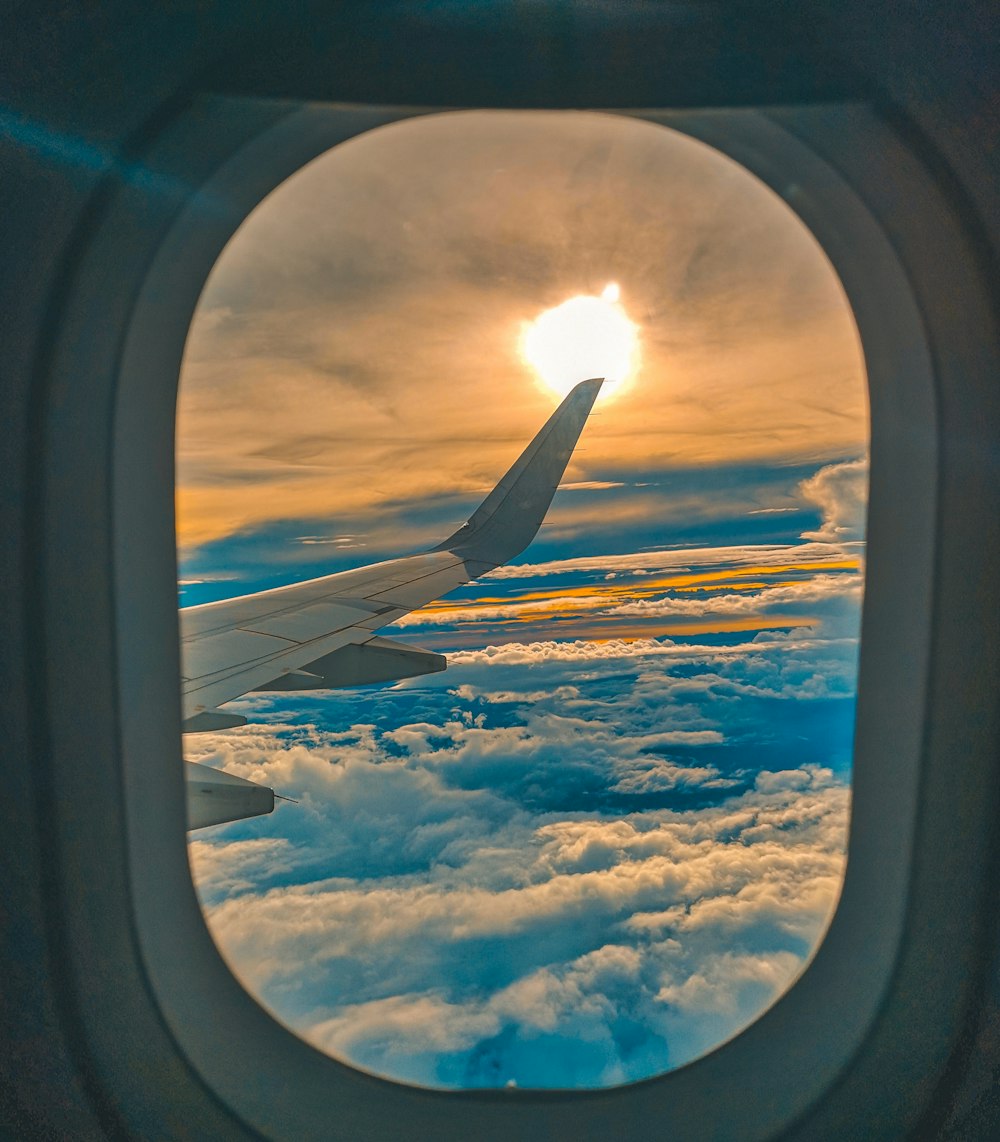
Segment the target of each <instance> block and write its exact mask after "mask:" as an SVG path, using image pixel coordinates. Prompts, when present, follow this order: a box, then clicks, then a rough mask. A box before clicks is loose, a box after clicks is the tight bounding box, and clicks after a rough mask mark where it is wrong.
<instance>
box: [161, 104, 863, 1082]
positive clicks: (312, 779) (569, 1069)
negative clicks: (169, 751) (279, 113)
mask: <svg viewBox="0 0 1000 1142" xmlns="http://www.w3.org/2000/svg"><path fill="white" fill-rule="evenodd" d="M611 280H614V281H617V282H619V283H620V286H621V292H622V305H623V307H624V309H625V311H626V312H627V313H628V314H629V317H630V318H631V319H632V320H633V321H634V322H635V325H636V328H637V330H638V335H639V343H640V348H641V362H640V365H639V367H638V369H637V370H636V373H635V376H633V377H632V378H631V381H630V383H629V384H628V385H626V386H623V388H622V390H621V392H620V394H619V395H618V396H616V397H615V399H613V400H608V401H606V402H602V403H601V404H599V405H598V406H597V408H596V409H595V414H594V415H593V417H592V419H591V422H590V423H589V424H588V426H587V428H586V430H585V433H584V436H583V438H582V440H581V444H580V448H579V449H578V451H577V453H576V454H575V455H574V458H573V461H572V463H571V466H570V469H569V471H568V472H567V475H566V479H565V481H564V485H563V487H562V489H561V490H560V491H559V492H558V493H557V496H556V499H555V501H554V503H553V507H552V509H551V511H550V513H549V516H548V518H547V520H546V523H545V525H544V526H543V528H542V530H541V532H540V534H539V536H538V538H537V539H536V541H535V542H534V543H533V544H532V546H531V547H530V548H529V549H528V550H527V551H526V552H525V553H523V554H522V555H521V556H520V557H519V558H518V559H517V560H515V562H514V563H513V564H512V565H510V566H508V567H504V568H500V569H498V570H497V571H496V572H494V573H493V574H492V575H491V576H489V577H487V578H486V579H484V580H482V581H480V582H478V583H476V584H472V585H470V586H469V587H467V588H463V589H462V590H460V591H458V592H456V593H455V594H454V595H453V596H450V597H449V598H447V599H445V600H440V601H438V602H436V603H434V604H432V605H431V606H429V607H427V608H425V609H424V610H423V611H420V612H415V613H414V614H412V615H410V616H407V617H406V618H405V619H403V620H401V621H400V623H398V624H397V625H396V626H394V627H392V628H388V629H387V630H386V631H385V632H384V633H386V634H387V635H389V636H390V637H394V638H400V639H404V640H406V641H409V642H412V643H413V644H414V645H417V646H425V647H428V648H431V649H434V650H440V651H443V652H445V653H446V654H447V655H448V659H449V666H448V669H447V670H446V671H445V672H443V673H441V674H436V675H431V676H425V677H423V678H419V679H414V680H407V681H403V682H400V683H397V684H395V685H391V686H384V687H369V688H363V689H359V690H345V691H338V692H332V693H329V694H317V693H311V694H304V695H300V696H295V695H287V694H282V695H273V696H267V695H254V696H253V697H252V698H245V699H241V700H239V701H237V702H235V703H232V704H231V707H230V708H231V709H232V710H234V711H238V712H241V713H244V714H246V715H247V717H248V718H249V724H248V725H247V726H245V727H243V728H242V729H238V730H234V731H227V732H225V733H215V734H196V735H190V736H188V737H187V738H186V739H185V755H186V756H187V757H189V758H190V759H191V760H196V761H201V762H205V763H207V764H211V765H217V766H222V767H224V768H226V769H229V770H231V771H232V772H234V773H237V774H240V775H241V776H245V777H248V778H250V779H252V780H254V781H259V782H262V783H264V784H266V785H269V786H272V787H274V788H275V789H276V790H277V791H278V792H282V793H285V794H286V795H288V796H291V797H295V798H297V799H298V800H299V804H298V805H287V804H282V805H280V806H279V808H278V809H277V810H276V812H275V813H274V814H273V815H271V816H269V817H266V818H260V819H257V820H253V821H248V822H239V823H236V824H233V825H229V826H220V827H217V828H214V829H209V830H203V831H199V832H196V833H194V834H192V835H191V845H190V853H191V860H192V869H193V873H194V877H195V883H196V886H197V888H198V891H199V894H200V896H201V899H202V901H203V904H204V907H205V911H206V916H207V919H208V923H209V927H210V930H211V931H212V934H213V936H214V938H215V939H216V942H217V943H218V945H219V947H220V950H221V951H222V953H223V955H224V956H225V957H226V959H227V961H228V962H229V963H230V965H231V966H232V968H233V970H234V972H235V973H236V974H237V976H238V977H239V978H240V979H241V980H242V981H243V982H244V983H245V985H246V986H247V987H248V988H249V989H250V990H251V991H252V992H253V993H254V994H256V995H257V996H258V997H259V998H260V999H261V1001H262V1002H263V1003H264V1004H265V1006H267V1007H268V1008H269V1009H270V1010H271V1011H272V1012H273V1013H274V1014H275V1015H276V1017H277V1018H279V1019H280V1020H282V1021H283V1022H285V1023H286V1024H287V1025H289V1026H290V1027H292V1028H294V1029H295V1030H296V1031H298V1032H299V1033H300V1034H302V1035H303V1036H304V1037H305V1038H306V1039H308V1040H309V1041H310V1042H312V1043H314V1044H316V1045H317V1046H318V1047H320V1048H321V1049H323V1050H327V1051H330V1052H331V1053H333V1054H335V1055H337V1056H338V1057H341V1058H345V1059H347V1060H349V1061H352V1062H354V1063H355V1064H356V1065H359V1066H362V1067H364V1068H366V1069H370V1070H373V1071H376V1072H377V1073H380V1074H385V1075H389V1076H391V1077H395V1078H399V1079H402V1080H405V1081H412V1082H418V1083H424V1084H429V1085H433V1086H444V1087H454V1086H503V1085H506V1084H510V1083H515V1084H517V1085H519V1086H555V1087H580V1086H585V1087H593V1086H604V1085H609V1084H615V1083H620V1082H626V1081H632V1080H635V1079H640V1078H643V1077H647V1076H649V1075H652V1074H656V1073H658V1072H660V1071H662V1070H665V1069H667V1068H669V1067H673V1066H678V1065H681V1064H683V1063H684V1062H686V1061H688V1060H690V1059H692V1058H694V1057H696V1056H697V1055H699V1054H701V1053H704V1052H705V1051H706V1050H710V1049H711V1048H712V1047H713V1046H715V1045H717V1044H718V1043H720V1042H722V1041H724V1040H725V1039H726V1038H728V1037H730V1036H731V1035H733V1034H734V1033H736V1032H737V1031H738V1030H739V1028H740V1027H742V1026H744V1025H745V1024H746V1023H747V1022H749V1021H750V1020H752V1019H753V1018H754V1017H755V1016H756V1015H758V1014H759V1013H760V1012H761V1011H762V1010H763V1009H764V1008H766V1007H767V1006H768V1005H769V1004H770V1003H771V1002H773V1000H774V998H775V997H776V996H777V995H778V994H780V992H781V991H782V990H783V989H784V988H786V987H787V986H788V984H789V983H790V982H791V981H792V980H793V979H794V978H795V976H796V975H797V974H798V973H799V972H800V971H801V970H802V968H803V965H804V964H805V963H806V962H807V960H808V957H809V955H810V954H811V952H812V950H813V949H814V948H815V946H816V944H817V941H818V940H819V939H820V937H821V934H822V931H823V930H824V927H825V925H826V923H827V922H828V918H829V916H830V914H831V910H832V908H833V907H834V905H835V901H836V897H837V893H838V891H839V885H840V880H841V876H842V870H843V863H844V845H845V837H846V827H847V819H848V805H849V782H850V767H851V737H852V728H853V713H854V690H855V679H856V664H857V653H858V629H859V618H860V604H861V595H862V585H863V560H864V512H865V500H866V494H867V469H866V461H865V456H866V445H867V420H866V409H865V396H864V370H863V364H862V362H861V359H860V353H859V349H858V343H857V337H856V334H855V331H854V327H853V322H852V320H851V317H850V313H849V311H848V310H847V307H846V303H845V302H844V300H843V295H842V291H841V290H840V287H839V283H837V281H836V279H835V278H834V277H833V275H832V271H831V270H830V268H829V265H828V263H827V262H826V260H825V258H824V256H823V255H822V252H821V251H820V250H819V248H818V247H817V246H816V244H815V242H814V241H813V239H812V238H811V236H810V235H809V234H808V232H806V231H805V230H804V228H803V227H802V226H801V224H800V223H798V222H797V220H796V219H795V218H794V216H793V215H791V213H790V212H789V211H788V209H787V208H786V207H785V206H784V204H782V203H781V202H780V200H779V199H777V198H776V197H775V196H774V195H772V194H771V192H770V191H767V190H766V189H765V188H763V187H762V186H761V185H760V184H759V183H757V182H756V181H755V180H753V179H752V178H751V176H749V175H748V174H747V173H746V172H745V171H742V170H741V169H740V168H738V167H736V165H735V164H733V163H731V162H730V161H729V160H728V159H725V158H723V157H722V156H720V155H717V154H716V153H715V152H712V151H710V150H709V148H706V147H704V146H703V145H702V144H700V143H695V142H694V141H692V140H688V139H685V138H684V137H683V136H679V135H677V134H676V133H674V132H671V131H667V130H665V129H663V128H660V127H656V126H653V125H651V124H648V123H639V122H636V121H632V120H628V119H624V118H619V117H615V116H607V115H584V114H576V113H573V114H548V113H546V114H538V115H531V114H527V115H525V114H519V115H515V114H509V115H508V114H497V113H461V114H455V115H441V116H433V117H429V118H428V119H424V120H417V121H412V122H410V123H408V124H404V125H400V126H398V127H393V128H387V129H382V130H380V131H376V132H372V133H371V135H370V136H365V137H363V138H362V139H359V140H355V141H353V142H352V143H349V144H346V145H345V146H343V147H340V148H337V149H336V150H335V151H334V152H331V153H330V154H329V155H328V156H324V157H323V158H321V159H319V160H317V162H316V163H314V164H312V165H311V166H310V167H309V168H306V170H305V171H303V172H300V174H299V175H296V176H295V177H294V178H293V179H292V180H290V181H289V183H288V184H286V185H285V186H284V187H282V188H279V190H278V191H276V192H275V194H274V195H272V196H271V198H270V199H269V200H267V201H266V202H265V203H264V204H263V205H262V207H261V208H259V209H258V211H257V213H256V214H255V215H253V216H251V218H250V219H249V220H248V222H247V223H245V225H244V227H243V229H242V230H241V231H240V232H239V233H238V234H237V235H236V237H235V238H234V240H233V243H232V244H231V245H230V247H229V248H228V249H227V251H226V252H225V253H224V254H223V257H222V259H220V262H219V264H218V266H217V267H216V270H215V271H214V272H213V276H212V277H211V278H210V279H209V282H208V284H207V286H206V290H205V293H204V295H203V297H202V301H201V303H200V306H199V310H198V313H197V314H196V316H195V320H194V323H193V326H192V332H191V335H190V338H189V343H188V352H187V356H186V359H185V365H184V371H183V374H182V384H181V400H180V407H179V413H178V428H179V432H178V535H179V579H180V586H179V592H180V600H181V604H182V605H192V604H196V603H199V602H205V601H210V600H212V599H216V598H224V597H229V596H231V595H237V594H242V593H245V592H247V591H252V590H259V589H263V588H267V587H271V586H277V585H280V584H282V583H287V582H291V581H295V580H300V579H305V578H309V577H311V576H314V575H318V574H324V573H328V572H329V571H334V570H338V569H341V568H346V567H352V566H357V565H359V564H362V563H366V562H373V561H375V560H378V559H381V558H386V557H391V556H393V555H398V554H405V553H407V552H409V551H415V550H420V549H421V548H422V547H425V546H428V545H431V544H433V543H435V542H437V541H439V540H440V539H441V538H443V537H444V536H445V535H448V534H449V533H450V532H451V531H453V530H454V528H455V526H456V525H457V524H458V523H460V522H461V521H462V520H463V519H464V518H466V517H467V516H468V514H469V513H470V512H471V510H472V509H473V508H474V507H475V505H476V503H477V502H478V501H479V500H480V499H481V498H482V496H483V495H484V494H485V492H486V491H487V490H488V488H489V487H490V486H491V485H492V483H493V482H495V480H496V479H497V478H498V477H499V476H500V475H501V474H502V472H503V471H504V470H505V468H506V467H507V466H508V465H509V463H510V462H511V461H512V460H513V459H514V457H515V456H516V455H517V454H518V452H519V451H520V449H521V448H522V447H523V445H524V444H525V443H526V442H527V440H528V439H530V437H531V436H532V435H533V433H534V431H535V430H536V429H537V428H538V427H539V425H540V424H541V423H542V421H543V420H544V419H545V417H546V416H547V415H548V412H549V411H550V410H551V408H552V406H553V404H554V398H553V396H552V394H551V393H548V392H546V391H545V388H544V386H543V385H540V384H539V382H538V380H537V378H535V377H533V376H532V374H531V371H530V369H529V368H528V367H527V365H526V363H525V362H524V361H523V360H521V359H520V358H519V357H518V353H517V344H518V330H519V329H520V328H521V327H522V326H523V323H524V322H525V321H529V320H530V319H531V318H532V317H534V316H535V315H537V313H538V312H540V311H541V310H542V309H544V308H545V307H546V306H549V305H554V304H557V303H558V302H559V301H560V300H562V299H565V298H566V297H569V296H573V295H575V294H595V293H600V290H601V288H602V287H603V286H604V284H605V283H606V282H607V281H611Z"/></svg>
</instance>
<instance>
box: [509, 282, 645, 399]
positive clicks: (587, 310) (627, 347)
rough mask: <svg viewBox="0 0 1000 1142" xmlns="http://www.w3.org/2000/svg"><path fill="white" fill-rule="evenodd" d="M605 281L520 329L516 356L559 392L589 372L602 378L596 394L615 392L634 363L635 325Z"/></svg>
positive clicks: (617, 292) (614, 286)
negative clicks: (597, 293)
mask: <svg viewBox="0 0 1000 1142" xmlns="http://www.w3.org/2000/svg"><path fill="white" fill-rule="evenodd" d="M620 298H621V291H620V290H619V288H618V285H617V284H616V283H615V282H611V283H609V284H608V285H607V286H606V287H605V289H604V292H603V293H601V295H600V296H599V297H594V296H588V295H586V294H581V295H579V296H578V297H571V298H570V299H569V300H568V301H564V302H563V303H562V305H557V306H556V307H555V308H554V309H547V310H545V312H544V313H540V314H539V315H538V316H537V317H536V318H535V320H534V321H530V322H525V323H524V325H523V326H522V328H521V356H522V357H523V358H524V360H525V361H526V362H527V363H528V364H529V365H531V367H532V368H533V369H534V370H535V372H536V373H537V374H538V378H539V380H540V381H541V382H542V384H544V385H545V387H546V388H547V389H550V390H551V391H552V392H554V393H555V394H556V395H557V396H558V397H560V398H561V397H563V396H565V395H566V393H568V392H569V390H570V389H571V388H572V387H573V386H574V385H575V384H576V383H577V382H578V381H585V380H587V379H588V377H604V378H605V382H604V387H603V388H602V390H601V399H604V400H606V399H607V398H608V397H609V396H612V395H613V394H614V393H616V392H617V391H619V390H620V389H621V388H622V386H623V384H624V383H625V382H626V381H627V380H629V379H630V378H631V377H632V376H633V375H634V373H635V371H636V369H637V368H638V364H639V335H638V327H637V326H636V325H635V324H634V323H633V322H631V321H629V319H628V317H627V316H626V314H625V310H624V308H623V306H622V304H621V300H620Z"/></svg>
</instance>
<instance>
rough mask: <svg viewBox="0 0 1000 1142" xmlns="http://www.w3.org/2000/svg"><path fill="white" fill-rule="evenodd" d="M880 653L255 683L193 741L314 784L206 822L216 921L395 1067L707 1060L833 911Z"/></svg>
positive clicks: (443, 1077) (567, 1074)
mask: <svg viewBox="0 0 1000 1142" xmlns="http://www.w3.org/2000/svg"><path fill="white" fill-rule="evenodd" d="M807 588H808V583H807ZM851 605H853V606H854V607H855V611H856V598H855V599H854V600H853V602H852V603H851ZM855 655H856V638H839V639H837V638H818V637H805V636H800V635H795V636H791V637H787V638H773V637H764V638H760V637H758V638H754V639H750V640H749V641H745V640H741V641H737V642H731V643H729V644H727V645H714V644H701V645H699V644H697V643H696V642H690V643H686V644H685V643H679V642H671V641H669V640H655V639H649V640H637V641H634V642H621V641H619V642H606V643H593V642H590V643H588V642H581V641H577V642H569V643H560V642H555V641H550V642H539V643H526V644H509V645H506V646H501V647H489V648H482V649H480V650H476V651H466V652H459V653H457V654H455V655H453V656H452V658H451V663H450V666H449V670H448V671H446V672H445V673H444V674H442V675H433V676H427V677H425V678H420V679H412V680H408V681H406V682H404V683H401V684H398V685H397V686H394V687H391V688H388V689H382V690H373V691H371V692H369V694H368V696H367V697H364V696H362V695H361V694H360V693H357V692H354V693H351V692H342V693H331V694H329V695H326V696H316V695H311V694H303V695H299V696H296V695H275V696H271V697H268V696H265V695H256V696H254V697H253V698H248V699H245V700H243V702H242V703H239V704H238V705H239V707H240V708H241V709H243V710H244V711H245V712H247V713H248V714H250V715H254V714H256V716H257V717H258V718H260V717H261V716H263V717H265V718H266V719H268V720H267V721H264V722H261V721H257V722H256V723H251V724H249V725H247V726H245V727H242V728H241V729H238V730H235V731H227V732H225V733H217V734H201V735H192V736H191V737H190V738H189V739H188V742H189V744H190V746H191V752H190V753H189V756H191V757H192V759H194V760H199V761H202V762H207V763H210V764H221V765H225V767H226V768H228V769H230V770H232V771H233V772H235V773H237V774H239V775H241V776H246V777H249V778H251V779H252V780H258V781H262V782H264V783H265V784H268V785H271V786H273V787H276V788H279V790H281V791H287V792H289V793H290V794H291V795H293V796H297V797H299V798H301V804H300V805H298V806H288V805H283V806H281V807H280V808H279V809H278V811H277V812H276V813H275V814H273V815H272V816H271V817H268V818H257V819H255V820H253V821H248V822H241V823H237V824H235V825H230V826H220V827H218V828H215V829H212V830H205V831H204V832H202V833H200V834H196V835H195V841H194V844H193V845H192V863H193V867H194V870H195V875H196V877H197V879H198V883H199V891H200V893H201V896H202V899H203V901H204V903H205V906H206V909H207V914H208V919H209V925H210V928H211V930H212V933H213V936H214V937H215V939H216V941H217V942H218V944H219V946H220V947H221V948H222V950H223V952H224V954H225V956H226V959H227V962H228V963H230V965H231V966H232V967H233V969H234V970H235V971H236V972H237V974H238V975H239V977H240V978H241V979H242V980H243V981H244V982H245V983H246V985H247V986H249V987H250V988H251V990H252V991H253V992H254V993H255V994H256V995H258V996H259V997H260V999H261V1001H262V1002H263V1003H264V1004H265V1005H266V1006H268V1007H269V1008H270V1009H271V1010H273V1011H274V1012H275V1013H276V1014H277V1015H278V1017H279V1018H281V1019H282V1020H283V1021H284V1022H285V1023H287V1024H288V1025H290V1026H291V1027H293V1028H294V1029H295V1030H296V1031H298V1033H299V1034H301V1035H303V1036H304V1037H305V1038H307V1039H308V1040H309V1041H310V1042H312V1043H314V1044H315V1045H316V1046H318V1047H320V1048H321V1049H324V1050H328V1051H331V1052H333V1053H334V1054H336V1055H338V1056H339V1057H342V1058H347V1059H349V1060H350V1061H352V1062H353V1063H355V1065H358V1066H361V1067H363V1068H367V1069H370V1070H372V1071H374V1072H376V1073H379V1074H387V1075H391V1076H393V1077H396V1078H399V1079H404V1080H407V1081H412V1082H417V1083H424V1084H430V1085H432V1086H463V1085H465V1086H502V1085H505V1084H506V1083H508V1082H511V1081H513V1082H516V1083H517V1085H519V1086H588V1085H589V1086H601V1085H607V1084H609V1083H616V1082H624V1081H631V1080H634V1079H637V1078H641V1077H644V1076H647V1075H651V1074H655V1073H657V1072H659V1071H661V1070H663V1069H665V1068H667V1067H671V1066H677V1065H680V1064H681V1063H683V1062H685V1061H687V1060H689V1059H691V1058H694V1057H696V1056H697V1055H698V1054H701V1053H703V1052H704V1051H705V1050H708V1049H710V1048H711V1047H712V1046H713V1045H715V1044H716V1043H719V1042H721V1041H723V1040H724V1039H726V1038H728V1037H730V1036H731V1035H732V1034H734V1033H735V1032H736V1031H738V1030H739V1028H740V1027H742V1026H744V1025H745V1024H746V1023H748V1022H749V1021H751V1020H752V1019H753V1018H754V1017H756V1015H757V1014H758V1013H759V1012H760V1011H761V1010H762V1009H763V1008H764V1007H766V1006H767V1005H768V1004H769V1003H771V1002H772V1001H773V1000H774V998H775V997H776V996H777V995H778V994H779V993H780V992H781V990H782V989H783V988H784V987H785V986H787V984H788V983H789V982H790V981H791V980H792V979H793V978H794V977H795V975H796V974H797V973H798V972H799V971H800V970H801V969H802V967H803V965H804V964H805V962H806V960H807V958H808V956H809V955H810V954H811V950H812V949H813V948H814V947H815V945H816V942H817V941H818V939H819V938H820V936H821V933H822V931H823V930H824V927H825V925H826V923H827V920H828V917H829V914H830V911H831V909H832V907H833V906H834V903H835V901H836V898H837V895H838V893H839V888H840V880H841V875H842V869H843V860H844V843H845V834H846V823H847V813H848V802H849V789H848V787H847V785H846V783H845V779H844V774H845V767H846V764H847V762H849V758H850V713H851V709H852V705H853V701H852V694H853V678H854V673H853V671H854V669H855V668H854V665H853V662H854V656H855ZM777 703H780V704H782V707H783V709H782V712H781V713H780V715H779V714H778V713H777V712H776V711H777V707H776V704H777ZM799 711H801V714H800V713H799ZM320 715H321V716H322V720H318V719H319V718H320ZM834 715H835V717H836V719H837V720H836V722H834V721H831V720H830V719H831V718H832V717H834ZM838 727H839V728H838ZM838 743H839V744H838Z"/></svg>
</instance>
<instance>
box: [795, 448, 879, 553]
mask: <svg viewBox="0 0 1000 1142" xmlns="http://www.w3.org/2000/svg"><path fill="white" fill-rule="evenodd" d="M799 487H800V490H801V492H802V495H803V496H805V497H806V499H808V500H811V501H812V502H813V503H814V504H817V505H818V506H819V508H820V511H821V513H822V523H821V524H820V526H819V527H818V528H817V529H816V530H815V531H805V532H803V533H802V538H803V539H809V540H813V541H817V542H820V543H848V542H852V541H854V542H856V541H858V540H862V539H864V535H865V518H866V513H867V510H868V460H867V459H861V460H851V461H848V462H847V463H845V464H828V465H827V466H826V467H825V468H820V470H819V471H818V472H817V473H816V475H815V476H811V477H810V478H809V479H808V480H803V482H802V483H801V484H800V486H799Z"/></svg>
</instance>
